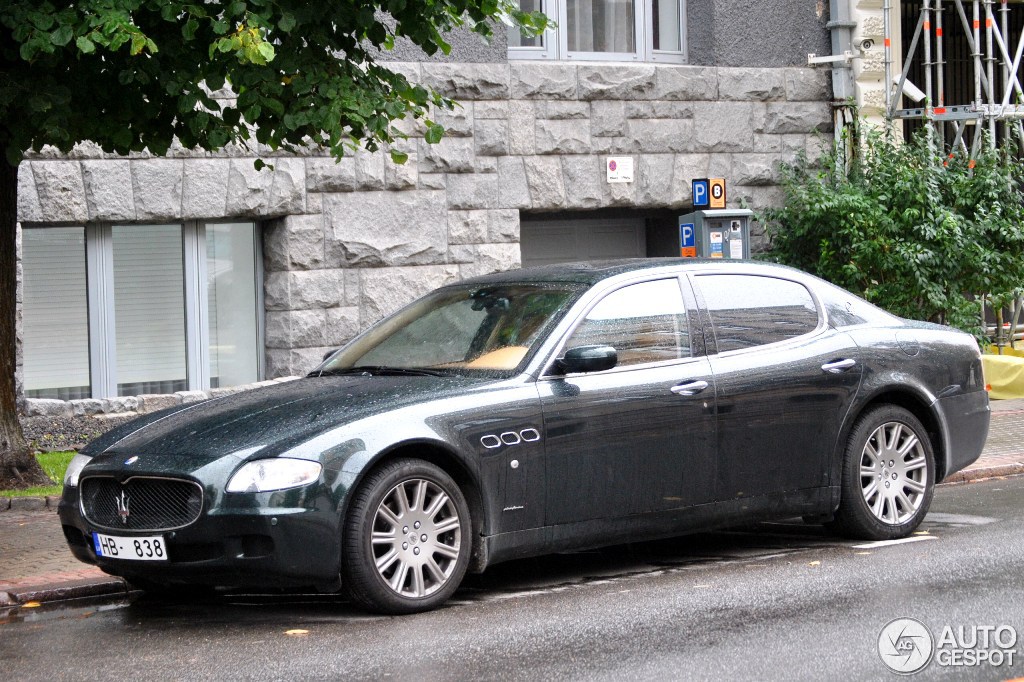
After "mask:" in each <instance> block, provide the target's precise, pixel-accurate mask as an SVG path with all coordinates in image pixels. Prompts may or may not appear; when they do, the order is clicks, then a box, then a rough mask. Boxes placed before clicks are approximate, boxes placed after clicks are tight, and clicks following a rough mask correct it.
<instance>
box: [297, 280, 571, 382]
mask: <svg viewBox="0 0 1024 682" xmlns="http://www.w3.org/2000/svg"><path fill="white" fill-rule="evenodd" d="M581 291H582V287H578V286H574V285H571V284H562V283H557V284H543V283H529V284H525V283H524V284H494V285H487V286H480V285H476V286H467V287H446V288H444V289H439V290H438V291H435V292H433V293H431V294H429V295H427V296H425V297H424V298H422V299H420V300H419V301H416V302H415V303H413V304H412V305H410V306H408V307H407V308H404V309H403V310H400V311H399V312H398V313H396V314H395V315H393V316H391V317H389V318H387V319H385V320H384V321H382V322H380V323H378V324H377V325H376V326H374V327H372V328H370V329H369V330H368V331H367V332H366V333H365V334H363V335H362V336H359V337H358V338H356V339H355V340H354V341H353V342H352V343H350V344H349V345H348V346H346V347H345V348H343V349H342V350H341V351H340V352H339V353H336V354H335V355H334V356H333V357H331V358H330V359H329V360H328V361H327V362H325V363H324V364H323V365H321V366H320V367H318V368H317V369H316V370H314V372H313V373H314V374H341V373H347V372H354V371H368V372H371V373H373V372H374V371H378V372H382V371H417V372H423V373H443V374H447V373H463V372H465V371H467V370H468V371H471V372H473V371H480V372H487V373H494V372H501V373H509V372H511V371H512V370H514V369H516V368H517V367H519V366H520V365H521V364H522V363H523V361H524V360H525V359H526V357H527V356H528V355H529V354H530V352H531V351H532V350H533V349H534V347H535V346H536V345H537V343H538V342H539V341H540V340H541V339H542V338H543V337H544V335H545V333H546V332H547V330H549V329H550V328H551V326H552V325H553V324H554V323H555V322H557V321H558V319H559V318H561V317H562V315H563V314H564V313H565V311H566V310H567V309H568V307H569V305H570V304H571V303H572V302H573V301H574V300H575V299H576V298H577V297H578V296H579V294H580V293H581Z"/></svg>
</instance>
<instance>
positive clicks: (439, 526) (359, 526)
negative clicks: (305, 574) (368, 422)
mask: <svg viewBox="0 0 1024 682" xmlns="http://www.w3.org/2000/svg"><path fill="white" fill-rule="evenodd" d="M403 500H404V503H403ZM403 506H404V507H405V509H404V510H403ZM375 531H376V532H377V533H378V537H377V541H376V542H374V541H373V540H374V538H373V534H374V532H375ZM388 536H391V537H390V538H389V537H388ZM472 537H473V535H472V523H471V519H470V515H469V506H468V505H467V504H466V499H465V497H464V496H463V494H462V491H461V490H460V489H459V486H458V485H457V484H456V483H455V481H453V480H452V478H451V477H450V476H449V475H448V474H446V473H445V472H444V471H442V470H441V469H440V468H438V467H436V466H434V465H433V464H430V463H429V462H424V461H421V460H416V459H398V460H394V461H391V462H387V463H385V464H384V465H382V466H381V467H379V468H378V469H376V470H375V471H373V472H372V473H370V475H369V476H368V477H367V478H366V480H365V481H363V483H362V485H361V486H360V487H359V489H358V490H357V491H356V493H355V497H354V498H353V499H352V504H351V505H350V506H349V509H348V514H347V516H346V518H345V522H344V537H343V543H342V584H343V589H344V590H345V592H346V593H347V594H348V596H349V598H351V599H352V600H353V601H354V602H356V603H357V604H358V605H360V606H362V607H364V608H366V609H367V610H369V611H374V612H377V613H385V614H403V613H417V612H420V611H429V610H431V609H434V608H437V607H438V606H440V605H441V604H443V603H444V602H445V601H447V600H448V598H449V597H450V596H451V595H452V593H453V592H455V590H456V588H458V586H459V583H461V582H462V578H463V576H465V574H466V568H467V566H468V565H469V558H470V554H471V553H472V549H473V548H472ZM378 565H380V566H378Z"/></svg>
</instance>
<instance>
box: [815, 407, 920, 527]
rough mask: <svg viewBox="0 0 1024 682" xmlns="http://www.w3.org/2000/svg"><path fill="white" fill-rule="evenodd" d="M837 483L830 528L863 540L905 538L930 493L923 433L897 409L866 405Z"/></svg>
mask: <svg viewBox="0 0 1024 682" xmlns="http://www.w3.org/2000/svg"><path fill="white" fill-rule="evenodd" d="M901 453H902V455H901ZM882 455H884V456H882ZM869 470H870V471H869ZM872 483H874V484H875V485H874V486H872ZM840 485H841V489H840V502H839V509H837V510H836V514H835V519H834V520H833V521H832V522H831V523H829V524H827V526H828V527H829V529H830V530H833V531H835V532H837V533H840V534H842V535H846V536H849V537H853V538H858V539H864V540H894V539H897V538H904V537H907V536H908V535H910V534H911V533H912V532H914V529H915V528H917V527H918V526H919V525H920V524H921V521H922V520H923V519H924V517H925V515H926V514H927V513H928V507H929V506H930V505H931V501H932V495H933V493H934V492H935V455H934V453H933V452H932V444H931V440H930V439H929V437H928V432H927V431H926V430H925V428H924V426H923V425H922V424H921V422H920V421H919V420H918V419H917V417H915V416H914V415H913V414H911V413H910V412H908V411H907V410H905V409H903V408H902V407H898V406H896V405H881V406H878V407H875V408H872V409H871V410H869V411H868V412H866V413H864V414H863V415H861V417H860V419H858V420H857V423H856V424H855V425H854V427H853V431H852V432H851V433H850V440H849V442H848V443H847V446H846V452H845V454H844V457H843V475H842V480H841V482H840Z"/></svg>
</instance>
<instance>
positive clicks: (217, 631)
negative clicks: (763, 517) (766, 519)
mask: <svg viewBox="0 0 1024 682" xmlns="http://www.w3.org/2000/svg"><path fill="white" fill-rule="evenodd" d="M922 531H926V532H927V534H925V535H918V536H916V537H918V538H925V539H920V540H917V541H914V542H910V543H905V544H898V545H889V546H883V547H875V548H858V547H854V545H855V544H857V543H854V542H850V541H842V540H837V539H834V538H831V537H828V536H827V535H825V534H824V532H823V531H822V530H821V529H820V528H816V527H813V526H804V525H802V524H797V523H792V524H762V525H760V526H757V527H756V528H752V529H743V530H738V531H730V532H721V533H713V534H705V535H700V536H693V537H689V538H684V539H680V540H675V541H666V542H657V543H645V544H641V545H633V546H625V547H615V548H610V549H605V550H602V551H598V552H589V553H582V554H573V555H561V556H554V557H547V558H543V559H537V560H528V561H519V562H514V563H509V564H503V565H500V566H496V567H494V568H493V569H492V570H490V571H488V572H487V573H486V574H484V575H483V576H471V577H470V578H468V579H467V582H466V583H465V585H464V587H463V588H462V589H461V590H460V591H459V593H457V595H456V598H455V599H454V600H453V602H452V603H451V604H450V605H449V606H447V607H446V608H444V609H442V610H439V611H436V612H433V613H428V614H420V615H415V616H406V617H399V618H386V617H377V616H368V615H364V614H362V613H360V612H358V611H357V610H355V609H354V608H352V607H351V606H349V605H348V604H347V603H345V602H344V601H342V600H340V599H337V598H334V597H324V596H298V597H294V596H292V597H280V596H279V597H268V596H235V597H231V598H217V599H214V600H205V601H193V602H182V603H175V604H170V603H162V602H155V601H149V600H145V599H135V600H131V601H127V602H120V603H109V602H107V603H102V604H91V605H90V604H80V605H75V606H73V607H60V608H49V609H47V608H43V609H20V610H17V611H14V612H8V613H7V614H6V615H4V614H3V612H0V671H3V676H4V677H5V678H6V679H10V680H64V679H75V680H77V679H116V680H127V679H189V680H226V679H232V680H233V679H259V680H271V679H281V680H321V679H382V678H398V679H402V678H413V679H424V680H444V679H457V680H480V679H524V680H543V679H551V680H566V679H578V680H628V679H638V680H639V679H643V680H648V679H684V680H691V679H692V680H706V679H769V680H774V679H778V680H799V679H806V680H821V679H840V678H843V679H855V680H860V679H865V680H873V679H877V680H896V679H899V677H898V676H897V675H895V674H894V673H891V672H890V671H889V670H888V669H887V668H886V667H885V666H884V665H883V663H882V662H881V659H880V656H879V653H878V638H879V633H880V631H881V629H882V627H883V626H884V625H885V624H886V623H888V622H889V621H891V620H893V619H895V618H900V617H913V618H916V619H918V620H919V621H921V622H923V623H924V624H925V625H926V626H928V628H929V629H930V630H931V631H932V632H933V633H934V635H935V636H936V637H938V636H939V634H940V632H941V630H942V628H943V626H945V625H952V626H954V627H956V626H959V625H964V626H969V627H972V626H981V625H992V626H998V625H1010V626H1012V627H1013V628H1015V630H1016V632H1017V633H1018V635H1019V637H1018V640H1017V641H1016V643H1015V650H1016V652H1017V656H1018V659H1019V660H1016V661H1015V664H1014V665H1013V666H1012V667H1011V666H1006V665H1005V664H1004V665H1003V666H1002V667H992V666H989V665H987V664H986V665H983V666H980V667H973V668H963V667H960V668H951V667H943V666H940V665H938V663H937V659H936V660H933V661H932V663H931V664H930V665H929V667H928V668H926V669H925V670H924V671H923V672H922V673H920V674H918V675H916V676H915V678H914V679H922V680H923V679H939V678H941V679H983V680H1001V679H1009V678H1013V677H1024V641H1022V640H1024V570H1022V564H1024V477H1016V478H1010V479H1005V480H996V481H989V482H983V483H975V484H970V485H957V486H943V487H940V488H939V490H938V491H937V493H936V495H935V500H934V502H933V505H932V513H931V514H930V515H929V516H928V518H927V519H926V521H925V523H924V524H923V526H922ZM290 630H304V631H307V632H305V633H304V634H288V631H290Z"/></svg>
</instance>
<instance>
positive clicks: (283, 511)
mask: <svg viewBox="0 0 1024 682" xmlns="http://www.w3.org/2000/svg"><path fill="white" fill-rule="evenodd" d="M252 497H253V498H258V497H259V496H257V495H253V496H252ZM251 501H252V502H253V503H256V502H258V500H257V499H253V500H251ZM322 502H323V503H322V504H318V505H313V506H311V507H283V506H278V507H275V506H259V505H258V504H252V505H247V506H244V507H243V506H232V507H230V508H213V509H211V510H204V512H203V513H202V514H201V515H200V517H199V518H198V519H197V520H196V521H195V522H194V523H192V524H190V525H188V526H186V527H184V528H179V529H177V530H172V531H162V532H161V531H123V532H122V531H118V530H114V529H105V528H98V527H96V526H95V525H92V524H90V523H89V521H87V520H86V519H84V518H83V517H82V514H81V511H80V509H79V503H78V491H77V489H75V488H66V489H65V491H64V496H63V498H62V499H61V502H60V506H59V507H58V515H59V517H60V521H61V525H62V526H63V530H64V537H65V538H66V539H67V542H68V546H69V548H70V549H71V552H72V553H73V554H74V555H75V557H76V558H77V559H79V560H80V561H84V562H85V563H88V564H95V565H96V566H99V567H100V568H101V569H103V570H104V571H106V572H107V573H110V574H111V575H116V576H120V577H123V578H126V579H128V580H129V581H130V580H131V579H132V578H138V579H142V580H146V581H149V582H153V583H162V584H169V585H173V584H189V585H207V586H214V587H251V588H296V587H313V588H316V589H321V590H334V589H337V588H338V587H339V586H340V566H341V528H340V522H339V521H340V517H339V515H338V513H337V511H335V510H334V508H333V506H332V505H330V504H328V503H327V500H323V501H322ZM94 531H95V532H99V533H102V534H106V535H117V536H123V537H136V536H152V535H160V536H162V537H163V538H164V542H165V544H166V546H167V554H168V561H160V562H156V561H134V560H129V559H116V558H110V557H104V556H97V554H96V549H95V547H94V545H93V541H92V533H93V532H94Z"/></svg>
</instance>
